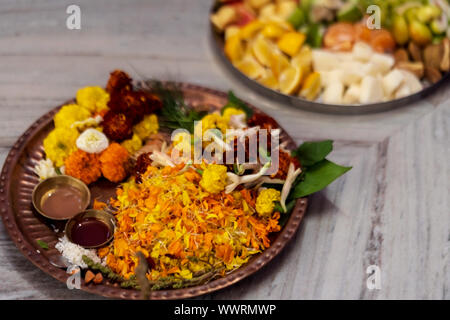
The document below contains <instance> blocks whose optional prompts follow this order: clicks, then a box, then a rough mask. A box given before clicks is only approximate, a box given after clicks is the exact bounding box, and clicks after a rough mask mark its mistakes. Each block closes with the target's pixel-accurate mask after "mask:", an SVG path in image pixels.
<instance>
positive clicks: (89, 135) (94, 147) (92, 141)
mask: <svg viewBox="0 0 450 320" xmlns="http://www.w3.org/2000/svg"><path fill="white" fill-rule="evenodd" d="M108 145H109V142H108V138H107V137H106V136H105V134H104V133H103V132H100V131H98V130H96V129H92V128H90V129H86V130H85V131H84V132H83V133H82V134H81V135H80V136H79V137H78V139H77V148H78V149H80V150H83V151H85V152H87V153H100V152H102V151H103V150H105V149H106V148H108Z"/></svg>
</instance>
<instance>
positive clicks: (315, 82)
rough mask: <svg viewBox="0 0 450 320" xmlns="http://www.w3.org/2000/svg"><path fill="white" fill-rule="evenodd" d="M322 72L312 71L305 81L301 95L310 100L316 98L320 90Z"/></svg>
mask: <svg viewBox="0 0 450 320" xmlns="http://www.w3.org/2000/svg"><path fill="white" fill-rule="evenodd" d="M320 87H321V85H320V73H318V72H313V73H311V74H310V75H309V76H308V77H307V78H306V79H305V82H304V83H303V87H302V90H301V91H300V95H301V96H302V97H305V98H306V99H308V100H314V99H315V98H316V97H317V95H318V94H319V92H320Z"/></svg>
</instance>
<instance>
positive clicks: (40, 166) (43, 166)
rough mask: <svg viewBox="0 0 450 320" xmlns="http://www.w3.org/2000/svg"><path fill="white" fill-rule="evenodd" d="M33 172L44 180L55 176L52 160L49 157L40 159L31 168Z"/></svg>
mask: <svg viewBox="0 0 450 320" xmlns="http://www.w3.org/2000/svg"><path fill="white" fill-rule="evenodd" d="M33 171H34V173H36V174H37V175H38V176H39V179H40V180H45V179H48V178H51V177H54V176H57V175H58V174H57V173H56V170H55V167H54V166H53V162H52V160H50V159H45V160H44V159H43V160H40V161H39V162H38V163H37V164H36V166H34V169H33Z"/></svg>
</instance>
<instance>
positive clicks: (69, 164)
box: [64, 150, 102, 184]
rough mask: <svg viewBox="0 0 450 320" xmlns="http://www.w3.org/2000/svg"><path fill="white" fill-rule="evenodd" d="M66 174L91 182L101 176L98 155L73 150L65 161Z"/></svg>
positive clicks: (87, 182)
mask: <svg viewBox="0 0 450 320" xmlns="http://www.w3.org/2000/svg"><path fill="white" fill-rule="evenodd" d="M64 164H65V166H66V174H67V175H69V176H72V177H74V178H77V179H80V180H81V181H83V182H84V183H86V184H90V183H92V182H95V181H97V180H98V178H100V177H101V175H102V172H101V170H100V161H99V159H98V155H96V154H93V153H87V152H84V151H82V150H77V151H74V152H72V153H71V154H70V155H69V157H68V158H67V159H66V161H65V163H64Z"/></svg>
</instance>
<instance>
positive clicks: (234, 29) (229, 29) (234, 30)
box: [225, 26, 241, 40]
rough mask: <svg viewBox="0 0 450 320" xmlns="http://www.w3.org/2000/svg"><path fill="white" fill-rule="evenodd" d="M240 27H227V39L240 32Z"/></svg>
mask: <svg viewBox="0 0 450 320" xmlns="http://www.w3.org/2000/svg"><path fill="white" fill-rule="evenodd" d="M240 30H241V29H240V28H239V27H238V26H229V27H227V28H226V29H225V40H227V39H229V38H231V37H232V36H235V35H238V34H239V32H240Z"/></svg>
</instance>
